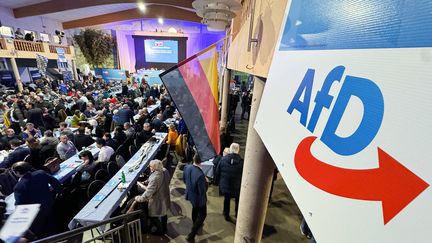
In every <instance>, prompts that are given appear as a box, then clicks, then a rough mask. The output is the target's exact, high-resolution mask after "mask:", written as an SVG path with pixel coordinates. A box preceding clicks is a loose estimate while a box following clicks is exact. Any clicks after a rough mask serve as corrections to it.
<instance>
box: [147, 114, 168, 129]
mask: <svg viewBox="0 0 432 243" xmlns="http://www.w3.org/2000/svg"><path fill="white" fill-rule="evenodd" d="M151 126H152V128H153V129H154V130H156V132H163V131H165V130H166V125H165V123H164V122H163V115H162V114H161V113H159V114H157V115H156V117H155V118H154V119H153V121H152V122H151Z"/></svg>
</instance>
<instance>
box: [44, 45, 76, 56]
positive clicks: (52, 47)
mask: <svg viewBox="0 0 432 243" xmlns="http://www.w3.org/2000/svg"><path fill="white" fill-rule="evenodd" d="M57 48H61V49H63V50H64V53H65V54H71V51H70V48H69V47H68V46H60V45H52V44H50V45H49V49H50V52H51V53H57Z"/></svg>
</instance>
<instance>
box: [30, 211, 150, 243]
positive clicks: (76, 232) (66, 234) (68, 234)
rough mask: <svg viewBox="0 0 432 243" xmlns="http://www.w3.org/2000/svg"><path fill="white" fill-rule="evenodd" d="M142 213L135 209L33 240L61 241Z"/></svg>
mask: <svg viewBox="0 0 432 243" xmlns="http://www.w3.org/2000/svg"><path fill="white" fill-rule="evenodd" d="M141 213H142V210H138V211H133V212H130V213H127V214H123V215H119V216H116V217H114V218H110V219H107V220H104V221H101V222H99V223H96V224H92V225H89V226H85V227H81V228H77V229H73V230H71V231H68V232H64V233H60V234H57V235H52V236H49V237H46V238H44V239H40V240H36V241H33V242H35V243H52V242H57V241H60V240H65V239H68V238H70V237H72V236H77V235H79V234H81V233H84V232H85V231H87V230H91V229H93V228H96V227H99V226H101V225H105V224H108V223H112V222H115V221H118V220H122V219H126V218H128V217H131V216H134V215H138V214H141Z"/></svg>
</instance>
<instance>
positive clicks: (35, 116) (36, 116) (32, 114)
mask: <svg viewBox="0 0 432 243" xmlns="http://www.w3.org/2000/svg"><path fill="white" fill-rule="evenodd" d="M26 107H27V109H28V111H27V123H33V125H34V127H35V128H39V127H43V126H44V122H43V114H42V109H40V108H38V107H34V105H33V104H32V103H27V104H26Z"/></svg>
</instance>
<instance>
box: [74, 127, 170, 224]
mask: <svg viewBox="0 0 432 243" xmlns="http://www.w3.org/2000/svg"><path fill="white" fill-rule="evenodd" d="M155 137H156V138H157V142H156V143H150V142H147V143H146V144H144V145H143V146H142V147H141V148H140V149H139V150H138V152H137V153H135V155H134V156H133V157H132V158H131V159H130V160H129V161H128V162H127V163H126V164H125V165H124V166H123V167H122V168H121V169H120V170H119V171H118V172H117V174H115V175H114V176H113V177H112V178H111V180H109V181H108V183H106V184H105V186H104V187H103V188H102V189H101V190H100V191H99V192H98V193H97V194H96V195H95V196H94V197H93V198H92V199H90V201H89V202H88V203H87V205H86V206H84V208H82V209H81V211H80V212H79V213H78V214H77V215H75V217H74V218H73V219H72V221H71V222H70V223H69V228H70V229H74V228H76V227H77V226H78V225H82V226H87V225H91V224H94V223H97V222H101V221H103V220H106V219H108V218H109V217H110V216H111V214H112V213H113V212H114V210H115V209H116V208H117V207H118V206H119V205H120V203H121V202H122V200H123V199H124V198H125V197H126V196H127V193H128V191H129V190H130V189H131V187H132V186H133V185H134V184H135V183H136V181H137V180H138V177H139V175H140V174H141V173H142V172H143V171H144V170H145V169H146V168H147V166H148V165H149V162H150V161H151V160H152V159H153V158H154V156H155V155H156V154H157V152H158V150H159V149H160V147H161V146H162V144H163V143H164V142H165V139H166V137H167V133H156V135H155ZM146 148H149V149H148V151H147V153H145V152H146ZM138 161H141V163H140V164H139V166H138V167H137V168H134V166H135V165H136V163H137V162H138ZM131 167H132V168H134V169H131V170H130V169H129V168H131ZM122 172H123V173H124V174H125V176H126V183H125V184H122V185H121V186H122V188H123V190H119V189H118V186H119V183H120V178H121V175H122Z"/></svg>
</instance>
